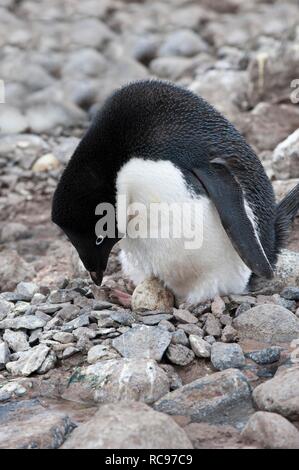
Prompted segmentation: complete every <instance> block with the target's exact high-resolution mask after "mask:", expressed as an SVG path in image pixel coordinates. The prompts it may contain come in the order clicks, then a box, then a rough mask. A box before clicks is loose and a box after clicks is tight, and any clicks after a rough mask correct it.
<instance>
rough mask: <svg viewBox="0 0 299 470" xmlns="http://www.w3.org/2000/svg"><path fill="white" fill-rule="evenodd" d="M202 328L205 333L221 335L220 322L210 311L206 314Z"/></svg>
mask: <svg viewBox="0 0 299 470" xmlns="http://www.w3.org/2000/svg"><path fill="white" fill-rule="evenodd" d="M204 329H205V332H206V334H207V335H210V336H215V337H219V336H221V323H220V321H219V320H218V318H216V317H215V316H214V315H213V314H212V313H208V314H207V319H206V323H205V328H204Z"/></svg>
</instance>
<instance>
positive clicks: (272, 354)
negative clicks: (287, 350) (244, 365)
mask: <svg viewBox="0 0 299 470" xmlns="http://www.w3.org/2000/svg"><path fill="white" fill-rule="evenodd" d="M280 353H281V348H278V347H275V346H273V347H272V348H266V349H261V350H259V351H252V352H249V353H246V354H245V357H248V358H249V359H251V360H252V361H254V362H256V363H257V364H260V365H265V364H273V362H277V361H279V359H280Z"/></svg>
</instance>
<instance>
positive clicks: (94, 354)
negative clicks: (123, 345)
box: [87, 344, 119, 364]
mask: <svg viewBox="0 0 299 470" xmlns="http://www.w3.org/2000/svg"><path fill="white" fill-rule="evenodd" d="M116 358H119V354H118V353H117V352H116V351H115V349H113V348H111V347H110V346H107V345H106V344H98V345H97V346H93V347H92V348H91V349H90V350H89V351H88V355H87V362H88V363H89V364H95V363H96V362H98V361H107V360H109V359H116Z"/></svg>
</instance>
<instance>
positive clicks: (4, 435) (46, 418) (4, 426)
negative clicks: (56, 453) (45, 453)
mask: <svg viewBox="0 0 299 470" xmlns="http://www.w3.org/2000/svg"><path fill="white" fill-rule="evenodd" d="M20 416H21V417H22V419H20ZM75 427H76V425H75V424H74V423H73V422H72V421H71V419H70V418H69V416H67V415H66V414H64V413H62V412H59V411H54V410H51V409H48V407H45V406H42V405H41V404H40V402H39V400H38V399H34V400H24V401H19V402H12V403H7V404H4V405H1V424H0V448H1V449H58V448H59V447H60V446H61V445H62V444H63V442H64V441H65V439H66V438H67V436H68V435H69V434H70V433H71V432H72V430H73V429H74V428H75Z"/></svg>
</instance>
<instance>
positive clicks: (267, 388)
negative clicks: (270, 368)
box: [253, 365, 299, 421]
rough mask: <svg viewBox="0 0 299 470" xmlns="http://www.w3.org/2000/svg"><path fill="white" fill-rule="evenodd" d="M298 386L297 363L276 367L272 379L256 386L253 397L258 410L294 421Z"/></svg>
mask: <svg viewBox="0 0 299 470" xmlns="http://www.w3.org/2000/svg"><path fill="white" fill-rule="evenodd" d="M298 387H299V367H298V365H295V366H293V367H291V368H288V369H285V370H281V371H280V370H279V369H278V372H277V373H276V375H275V377H274V378H273V379H271V380H268V381H267V382H265V383H263V384H261V385H259V386H258V387H256V389H255V390H254V392H253V399H254V402H255V404H256V406H257V407H258V408H259V409H260V410H263V411H270V412H272V413H278V414H280V415H282V416H284V417H285V418H288V419H290V420H294V421H296V420H298V419H299V399H298V390H299V388H298Z"/></svg>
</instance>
